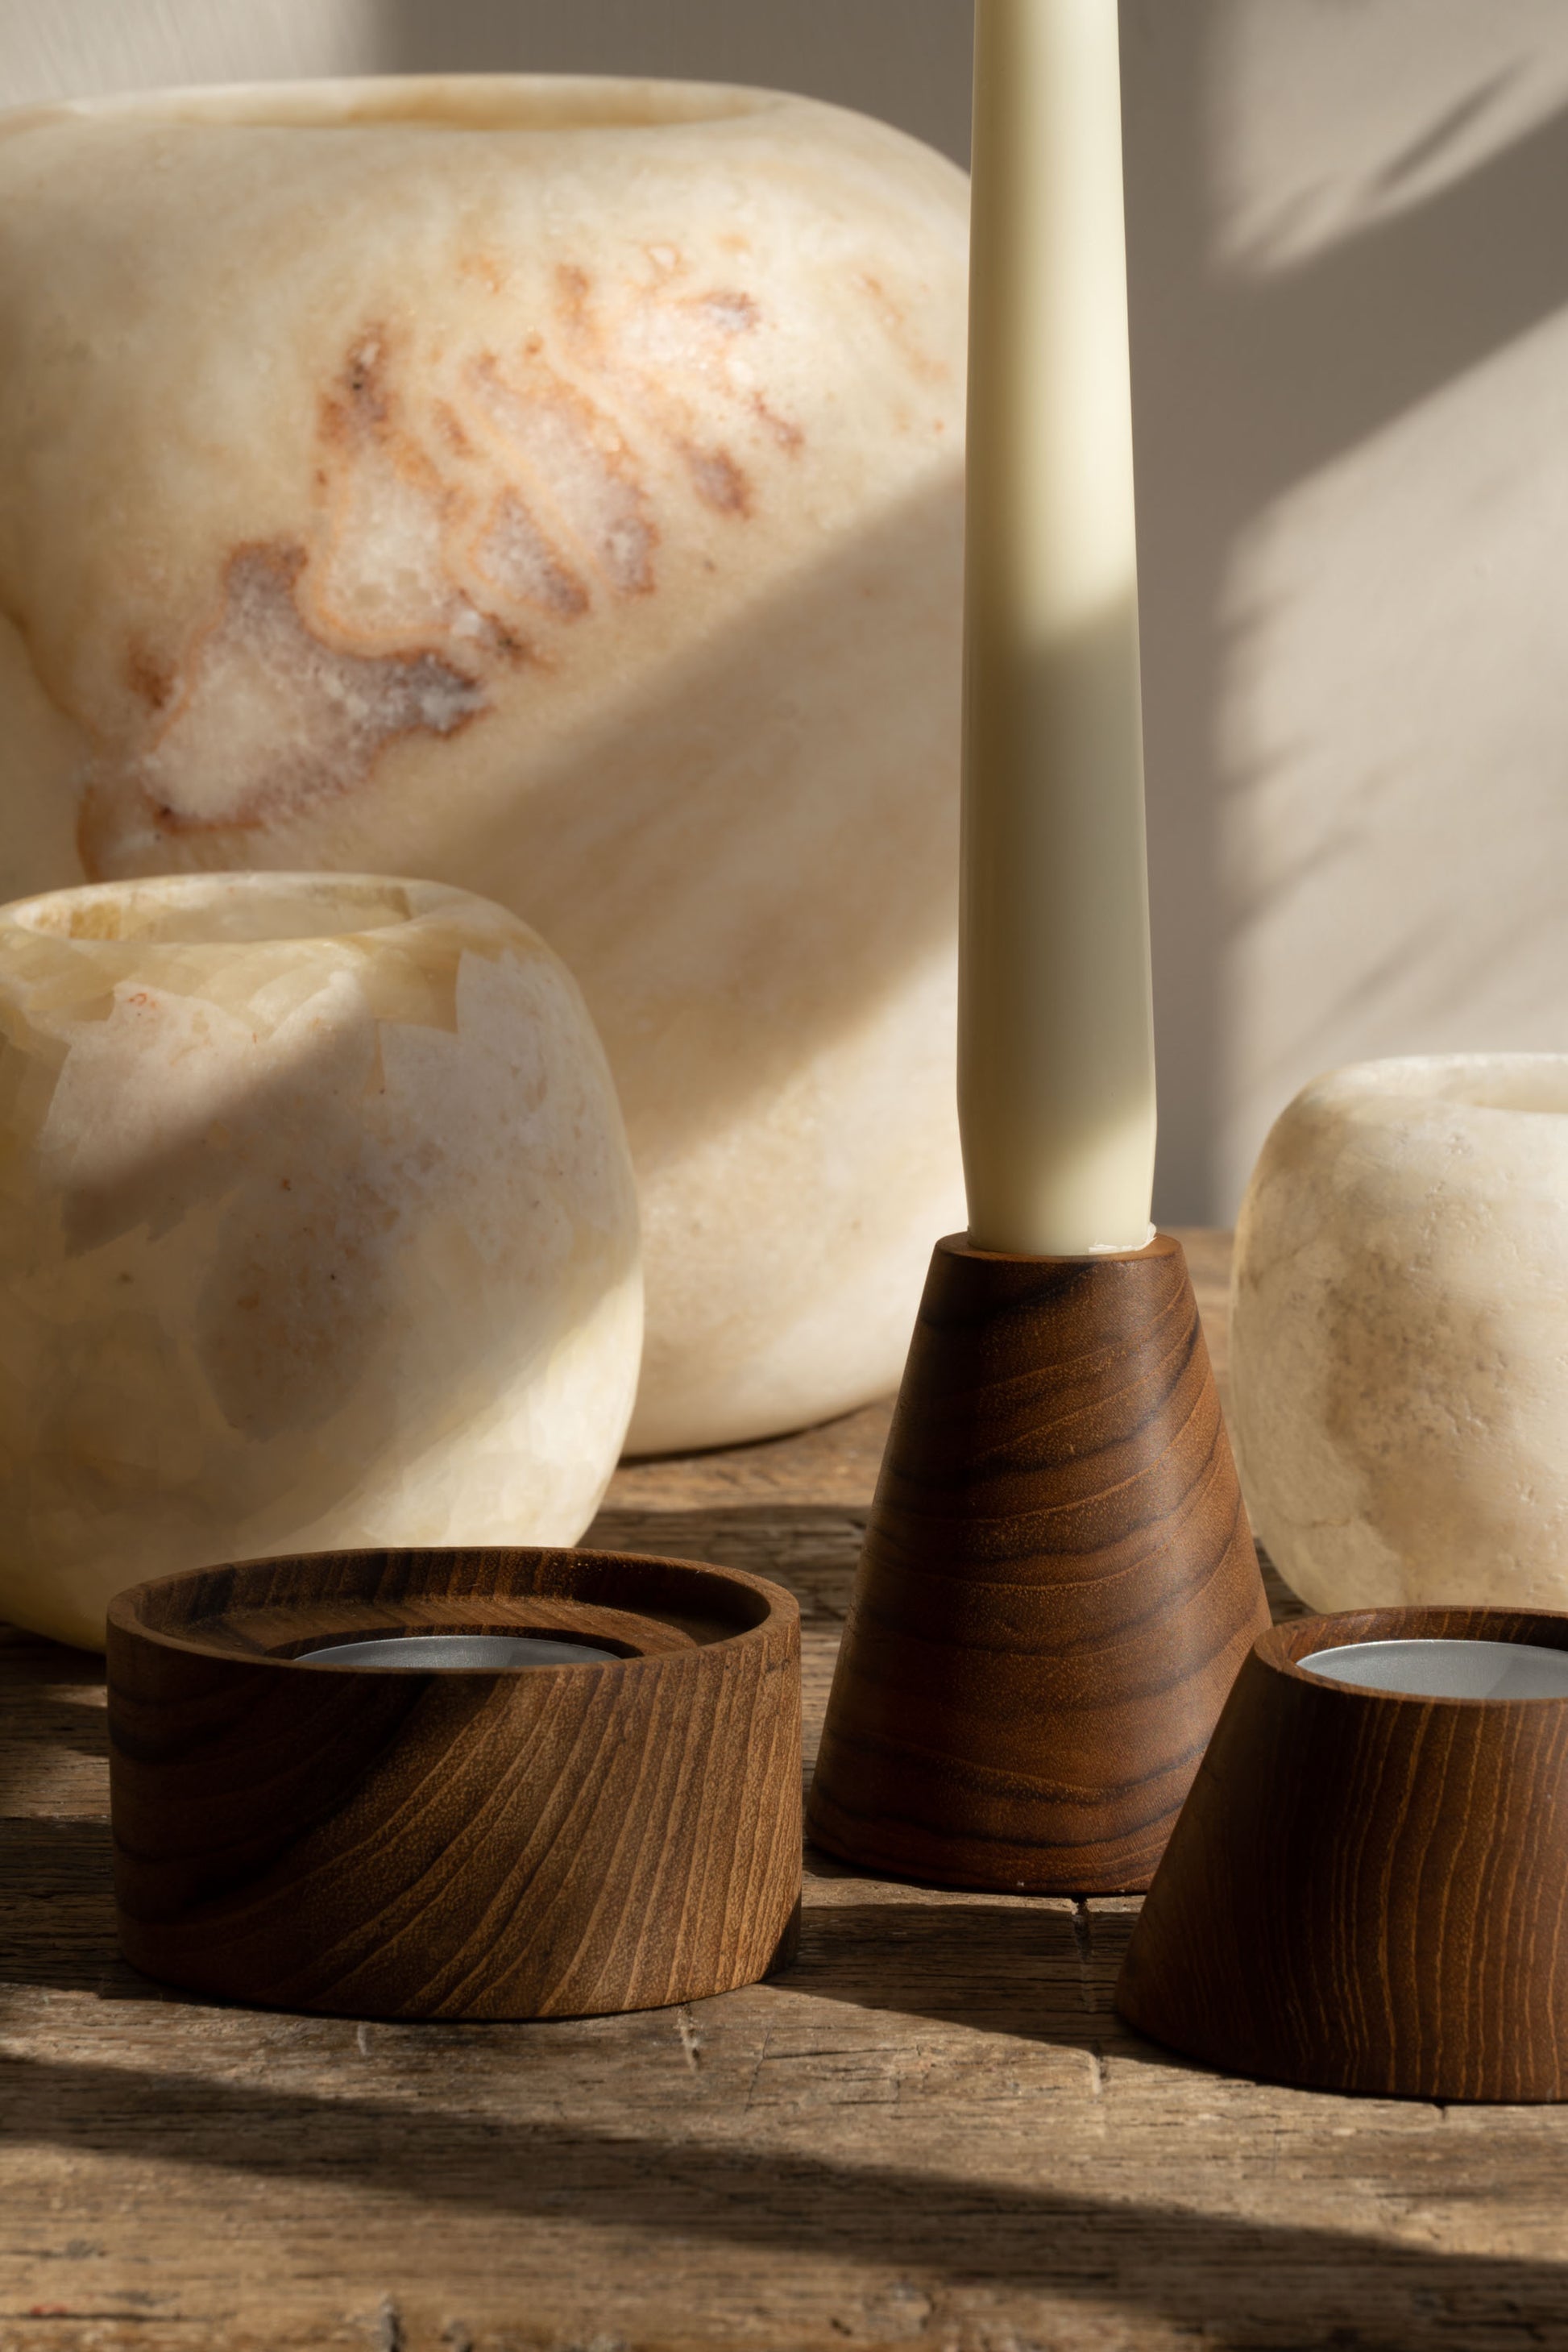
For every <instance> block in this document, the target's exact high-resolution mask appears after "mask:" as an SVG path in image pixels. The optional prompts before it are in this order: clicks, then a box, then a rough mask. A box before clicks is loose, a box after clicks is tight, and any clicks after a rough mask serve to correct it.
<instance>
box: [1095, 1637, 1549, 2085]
mask: <svg viewBox="0 0 1568 2352" xmlns="http://www.w3.org/2000/svg"><path fill="white" fill-rule="evenodd" d="M1565 1928H1568V1615H1562V1614H1558V1613H1551V1614H1547V1613H1544V1612H1526V1611H1514V1610H1502V1609H1476V1608H1447V1609H1445V1608H1415V1609H1367V1610H1355V1611H1351V1612H1345V1613H1344V1614H1342V1615H1339V1616H1332V1617H1308V1618H1299V1619H1296V1620H1294V1621H1293V1622H1289V1623H1286V1624H1283V1625H1276V1626H1275V1627H1273V1628H1272V1630H1271V1631H1270V1632H1268V1633H1265V1634H1264V1635H1263V1636H1262V1637H1261V1639H1259V1640H1258V1642H1257V1643H1254V1645H1253V1647H1252V1650H1251V1652H1250V1654H1249V1655H1248V1656H1247V1660H1246V1662H1245V1664H1243V1666H1242V1669H1241V1672H1240V1674H1239V1675H1238V1676H1237V1682H1236V1686H1235V1688H1234V1689H1233V1691H1232V1693H1231V1696H1230V1698H1229V1700H1228V1702H1227V1704H1226V1709H1225V1712H1224V1714H1223V1715H1222V1716H1221V1717H1220V1720H1219V1724H1218V1726H1217V1727H1216V1729H1215V1734H1214V1738H1213V1739H1212V1740H1211V1742H1210V1744H1209V1748H1208V1752H1207V1754H1206V1755H1205V1759H1204V1761H1203V1763H1202V1765H1201V1766H1200V1768H1199V1770H1198V1775H1197V1779H1196V1780H1195V1781H1194V1785H1193V1790H1192V1793H1191V1795H1190V1796H1189V1797H1188V1799H1187V1801H1186V1804H1185V1806H1184V1808H1183V1811H1182V1814H1181V1817H1180V1819H1179V1820H1178V1822H1177V1823H1176V1827H1175V1830H1174V1831H1173V1834H1172V1837H1171V1841H1170V1843H1169V1845H1168V1846H1167V1848H1166V1850H1165V1855H1164V1859H1163V1862H1162V1863H1161V1864H1160V1868H1159V1870H1158V1871H1157V1873H1156V1874H1155V1877H1154V1883H1153V1885H1152V1887H1151V1889H1150V1891H1149V1895H1148V1899H1147V1901H1146V1902H1145V1904H1144V1906H1143V1910H1142V1916H1140V1918H1139V1920H1138V1924H1137V1926H1136V1927H1135V1928H1134V1930H1133V1934H1132V1939H1131V1945H1130V1946H1129V1948H1128V1954H1127V1959H1126V1964H1125V1966H1124V1968H1123V1969H1122V1974H1121V1982H1120V1984H1119V1985H1118V1987H1117V1993H1116V2005H1117V2007H1118V2009H1119V2010H1120V2011H1121V2014H1122V2016H1123V2017H1124V2018H1126V2020H1127V2021H1128V2022H1129V2024H1131V2025H1132V2026H1134V2027H1136V2029H1137V2030H1138V2031H1139V2032H1142V2033H1146V2034H1148V2035H1149V2036H1150V2037H1151V2038H1152V2040H1154V2041H1156V2042H1164V2043H1166V2044H1168V2045H1169V2046H1170V2047H1171V2048H1172V2049H1174V2050H1179V2051H1182V2052H1184V2053H1185V2054H1186V2055H1187V2056H1189V2057H1194V2058H1198V2059H1202V2060H1204V2061H1206V2062H1207V2063H1209V2064H1211V2065H1215V2066H1218V2067H1223V2068H1224V2069H1226V2072H1229V2073H1235V2074H1252V2075H1257V2076H1259V2077H1261V2078H1263V2079H1264V2080H1266V2081H1270V2082H1282V2083H1291V2084H1300V2085H1301V2086H1303V2087H1306V2088H1312V2089H1318V2090H1335V2091H1353V2092H1358V2093H1361V2094H1363V2095H1366V2096H1369V2097H1388V2096H1404V2097H1409V2098H1421V2099H1447V2100H1486V2101H1510V2102H1511V2101H1544V2100H1562V2099H1564V2098H1568V1977H1565V1976H1564V1974H1563V1969H1562V1968H1561V1966H1560V1965H1559V1963H1558V1960H1557V1957H1556V1956H1557V1954H1558V1952H1559V1950H1560V1948H1561V1945H1562V1941H1563V1933H1564V1929H1565Z"/></svg>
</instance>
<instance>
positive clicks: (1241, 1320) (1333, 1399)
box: [1231, 1054, 1568, 1610]
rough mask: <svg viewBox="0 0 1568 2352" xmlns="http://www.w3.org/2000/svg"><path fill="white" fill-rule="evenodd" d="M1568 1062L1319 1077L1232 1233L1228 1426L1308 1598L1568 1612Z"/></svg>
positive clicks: (1424, 1066)
mask: <svg viewBox="0 0 1568 2352" xmlns="http://www.w3.org/2000/svg"><path fill="white" fill-rule="evenodd" d="M1565 1286H1568V1055H1563V1054H1443V1055H1411V1056H1409V1057H1407V1058H1405V1059H1400V1060H1392V1061H1382V1062H1363V1063H1360V1064H1357V1065H1355V1066H1352V1067H1351V1068H1349V1069H1343V1070H1333V1071H1331V1072H1330V1073H1328V1075H1327V1076H1323V1077H1321V1078H1317V1079H1315V1080H1314V1081H1313V1083H1312V1084H1311V1085H1310V1087H1306V1088H1305V1089H1304V1090H1303V1091H1302V1093H1300V1095H1298V1096H1297V1097H1296V1099H1295V1100H1294V1101H1293V1102H1292V1103H1290V1104H1289V1106H1288V1108H1286V1109H1285V1110H1284V1111H1283V1112H1281V1114H1280V1116H1279V1118H1278V1119H1277V1120H1276V1122H1275V1125H1274V1127H1273V1129H1272V1130H1271V1132H1270V1134H1269V1136H1268V1141H1267V1142H1266V1143H1265V1145H1264V1147H1263V1150H1262V1152H1261V1153H1260V1155H1259V1157H1258V1165H1257V1168H1256V1169H1255V1170H1254V1171H1253V1175H1252V1180H1251V1182H1250V1184H1249V1185H1248V1188H1247V1198H1246V1200H1245V1201H1244V1202H1243V1203H1242V1209H1241V1215H1240V1219H1239V1221H1238V1224H1237V1250H1236V1273H1235V1292H1234V1297H1233V1301H1232V1313H1231V1434H1232V1437H1233V1439H1234V1441H1235V1444H1236V1453H1237V1466H1238V1468H1239V1470H1240V1473H1241V1483H1242V1487H1243V1490H1244V1492H1245V1493H1246V1496H1247V1509H1248V1511H1249V1513H1250V1514H1251V1517H1252V1524H1253V1526H1254V1528H1256V1529H1257V1532H1258V1539H1259V1541H1260V1542H1261V1543H1263V1544H1265V1545H1267V1547H1268V1552H1269V1555H1270V1557H1271V1558H1272V1559H1273V1560H1274V1563H1275V1565H1276V1566H1277V1567H1278V1569H1279V1572H1280V1574H1281V1575H1282V1576H1283V1577H1284V1578H1285V1580H1286V1582H1287V1583H1288V1584H1289V1585H1290V1586H1291V1588H1292V1589H1293V1590H1294V1591H1297V1592H1299V1593H1300V1596H1301V1598H1302V1600H1303V1601H1306V1602H1307V1604H1308V1606H1309V1607H1310V1608H1312V1609H1317V1610H1338V1609H1368V1608H1393V1607H1397V1606H1400V1605H1402V1604H1408V1603H1415V1602H1422V1601H1436V1602H1446V1601H1476V1602H1486V1603H1488V1604H1489V1605H1491V1606H1494V1607H1502V1608H1510V1609H1560V1608H1563V1607H1564V1606H1568V1448H1565V1447H1564V1445H1563V1429H1564V1427H1565V1426H1568V1351H1565V1350H1564V1348H1563V1311H1562V1300H1563V1292H1564V1287H1565Z"/></svg>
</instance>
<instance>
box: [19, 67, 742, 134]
mask: <svg viewBox="0 0 1568 2352" xmlns="http://www.w3.org/2000/svg"><path fill="white" fill-rule="evenodd" d="M778 102H779V101H778V100H777V98H776V97H775V96H774V94H773V92H771V91H768V90H761V89H737V88H732V87H731V86H729V85H728V84H725V83H721V82H714V83H707V82H699V81H666V80H663V79H640V78H637V77H634V76H629V75H627V76H617V75H609V74H607V75H604V76H602V77H601V76H597V75H593V74H504V73H502V74H482V73H479V74H407V75H403V74H399V75H384V76H368V77H365V78H364V79H353V80H338V81H331V80H323V81H319V82H263V83H259V84H251V85H243V86H238V87H227V88H221V87H220V88H214V89H175V90H153V91H148V92H146V93H140V92H137V93H128V94H127V95H125V96H123V97H121V96H116V97H113V98H110V99H108V100H88V101H79V102H78V103H76V104H75V105H73V106H71V107H70V108H69V112H70V114H72V115H89V116H95V117H105V116H107V117H110V118H111V119H114V120H116V121H126V120H127V119H129V120H132V121H138V120H139V121H150V122H154V123H159V124H163V123H168V124H171V125H174V124H180V125H187V124H188V125H194V126H198V127H203V128H206V127H217V126H223V127H225V128H234V129H237V130H244V131H365V130H380V129H383V128H387V127H390V126H393V125H396V126H398V127H401V128H412V129H416V130H429V131H598V130H627V131H658V130H661V129H663V128H664V127H665V126H667V125H668V126H671V127H675V126H679V124H682V123H688V122H723V121H730V120H732V119H734V118H736V117H739V116H742V115H746V114H757V113H761V112H762V111H763V110H764V109H765V108H767V107H768V106H770V105H776V104H777V103H778ZM62 111H64V110H62Z"/></svg>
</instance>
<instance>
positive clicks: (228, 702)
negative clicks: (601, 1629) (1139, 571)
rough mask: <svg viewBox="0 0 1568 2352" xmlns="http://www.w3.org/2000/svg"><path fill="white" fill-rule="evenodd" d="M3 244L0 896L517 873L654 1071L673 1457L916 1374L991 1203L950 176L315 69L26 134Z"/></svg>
mask: <svg viewBox="0 0 1568 2352" xmlns="http://www.w3.org/2000/svg"><path fill="white" fill-rule="evenodd" d="M0 221H3V222H4V228H3V230H0V328H3V333H4V341H5V352H6V366H5V370H4V371H3V372H0V613H3V614H7V615H9V616H11V618H10V620H9V621H0V635H7V636H8V642H7V643H5V645H0V759H3V760H4V761H5V768H6V771H7V772H8V774H9V777H10V779H11V781H10V782H9V784H8V786H6V788H5V803H4V806H5V828H4V835H5V838H4V841H3V842H0V889H3V890H4V891H5V895H7V896H10V895H16V894H17V893H19V892H21V891H24V890H27V891H31V890H37V889H41V888H44V887H54V886H57V885H59V884H63V883H67V882H71V881H77V880H79V879H80V878H82V877H83V876H86V877H89V878H97V877H106V876H123V875H127V874H134V873H143V874H147V873H157V872H162V871H167V870H170V869H181V868H189V867H203V866H205V867H233V866H271V867H277V868H286V869H291V868H297V867H301V866H310V867H321V866H327V867H343V868H348V869H357V868H361V867H373V868H375V869H378V870H382V871H391V872H395V873H405V874H426V875H431V876H435V877H439V878H441V879H444V880H447V881H450V882H454V883H457V884H459V885H461V886H462V887H467V888H471V889H478V890H480V891H483V892H484V893H485V894H486V895H487V896H489V897H493V898H499V899H500V900H501V901H502V902H503V903H505V904H506V905H508V906H510V907H511V908H514V909H516V911H518V912H519V913H520V914H521V915H523V916H524V917H525V918H526V919H528V920H529V921H530V922H532V923H534V924H536V925H537V926H538V928H539V929H540V930H541V931H542V933H543V935H544V936H545V938H547V939H548V940H550V941H551V943H552V945H553V946H554V947H555V948H556V949H557V950H559V951H560V952H561V954H563V956H564V957H565V959H566V961H567V962H568V963H569V964H570V966H571V968H572V970H573V971H574V974H575V975H576V977H577V979H578V981H579V982H580V983H581V985H582V987H583V990H584V994H585V996H586V998H587V1001H588V1003H589V1006H590V1009H591V1011H592V1013H593V1014H594V1018H595V1022H596V1024H597V1025H598V1028H599V1031H600V1034H601V1036H602V1037H603V1039H604V1042H605V1049H606V1051H607V1053H608V1055H609V1057H610V1062H611V1066H612V1067H613V1068H614V1070H615V1073H616V1083H617V1086H618V1087H619V1090H620V1095H621V1101H622V1105H623V1108H624V1110H625V1114H626V1126H627V1132H628V1135H629V1138H630V1141H631V1147H632V1152H633V1158H634V1161H635V1164H636V1167H637V1177H638V1182H639V1186H640V1191H641V1196H642V1204H643V1230H644V1241H645V1249H646V1255H647V1278H648V1347H647V1359H646V1370H645V1378H644V1388H643V1393H642V1396H641V1400H640V1402H639V1406H638V1410H637V1420H636V1424H635V1427H634V1431H633V1437H634V1440H635V1442H636V1444H637V1445H638V1446H640V1447H643V1448H647V1449H655V1450H657V1449H659V1448H666V1447H673V1446H681V1445H697V1444H716V1443H719V1442H721V1441H723V1440H727V1439H735V1438H742V1437H748V1436H754V1435H757V1434H760V1433H764V1432H767V1431H770V1430H776V1429H781V1428H784V1427H787V1426H790V1425H794V1424H798V1423H803V1422H806V1421H809V1420H812V1419H814V1418H820V1417H822V1416H824V1415H826V1414H828V1413H831V1412H837V1411H839V1410H843V1409H846V1408H847V1407H849V1406H851V1405H854V1404H857V1403H858V1402H862V1401H863V1400H864V1399H866V1398H867V1397H868V1396H870V1395H873V1394H875V1393H876V1392H877V1391H879V1390H881V1389H885V1388H888V1387H890V1386H891V1385H892V1384H893V1382H894V1381H896V1379H897V1376H898V1371H899V1368H900V1362H901V1360H902V1356H903V1351H904V1348H905V1346H906V1344H907V1341H908V1338H909V1332H910V1324H911V1321H912V1319H913V1315H914V1308H915V1305H916V1302H917V1300H918V1298H919V1295H920V1288H921V1281H922V1279H923V1276H924V1269H925V1265H926V1260H927V1258H928V1257H929V1255H930V1251H931V1243H932V1241H933V1239H934V1238H935V1237H936V1235H937V1234H941V1233H943V1232H946V1231H950V1230H952V1228H953V1227H955V1226H962V1225H963V1222H964V1212H963V1191H962V1185H961V1181H960V1175H959V1164H958V1154H957V1141H956V1131H955V1118H954V1111H953V1099H952V1097H953V1071H952V1024H953V992H954V978H953V972H954V962H953V950H954V930H955V924H956V877H955V866H956V835H957V826H956V782H957V717H958V647H959V584H960V496H961V467H962V446H963V351H964V295H965V277H966V221H967V205H966V194H965V185H964V181H963V175H962V173H959V172H958V171H957V170H956V169H955V168H954V167H953V166H952V164H951V163H946V162H944V161H943V160H942V158H941V157H939V156H937V155H935V154H932V153H931V152H929V151H928V150H927V149H925V148H923V147H921V146H920V145H918V144H917V143H916V142H913V141H911V140H910V139H907V138H905V137H903V136H901V135H900V133H898V132H896V131H891V130H889V129H888V128H887V127H886V126H884V125H882V124H879V123H873V122H870V121H866V120H864V119H863V118H861V117H859V116H857V115H853V114H848V113H845V112H843V111H841V110H837V109H834V108H830V107H824V106H819V105H816V104H813V103H810V102H808V101H806V100H799V99H791V98H783V97H778V96H773V95H770V94H768V93H766V92H762V91H755V90H752V91H746V90H728V89H712V88H706V87H700V86H690V85H680V84H659V83H647V82H614V81H605V82H596V81H591V80H590V81H552V80H548V79H542V80H531V79H507V78H498V79H479V80H474V81H463V80H457V81H420V80H407V81H397V82H390V83H365V84H338V85H331V84H322V85H315V86H304V87H301V88H299V89H264V88H256V89H242V90H233V91H228V92H217V93H206V94H199V93H198V94H188V93H187V94H180V95H176V96H174V97H163V98H135V99H127V100H110V101H106V102H103V103H100V104H94V105H85V106H81V107H70V108H58V109H53V110H46V111H41V112H38V113H35V114H31V115H19V116H15V117H13V118H11V119H10V121H9V122H8V123H7V124H6V125H5V126H0ZM13 624H14V627H13ZM6 861H9V879H8V880H7V879H6V877H5V871H4V870H3V869H4V868H5V864H6Z"/></svg>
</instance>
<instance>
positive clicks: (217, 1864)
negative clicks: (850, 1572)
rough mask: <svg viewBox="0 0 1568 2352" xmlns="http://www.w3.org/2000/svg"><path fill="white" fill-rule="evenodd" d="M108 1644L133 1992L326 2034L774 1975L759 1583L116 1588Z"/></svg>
mask: <svg viewBox="0 0 1568 2352" xmlns="http://www.w3.org/2000/svg"><path fill="white" fill-rule="evenodd" d="M108 1646H109V1726H110V1788H111V1795H112V1806H113V1822H114V1846H115V1891H116V1898H117V1902H118V1907H119V1916H120V1937H121V1947H122V1948H123V1950H124V1952H125V1956H126V1958H128V1959H129V1960H131V1961H132V1964H133V1965H134V1966H135V1967H137V1968H139V1969H143V1970H145V1972H146V1973H147V1974H148V1975H149V1976H153V1977H157V1978H161V1979H163V1980H165V1981H166V1982H168V1983H171V1984H175V1985H179V1986H182V1987H184V1989H186V1990H190V1991H194V1992H199V1993H207V1994H217V1995H222V1996H226V1997H227V1998H230V1999H234V2000H246V2001H256V2002H260V2003H262V2004H264V2005H267V2006H268V2007H274V2008H279V2009H293V2010H306V2011H322V2012H326V2013H329V2014H333V2015H343V2016H352V2017H384V2018H437V2017H442V2018H535V2017H561V2016H596V2015H601V2014H604V2013H605V2012H607V2011H619V2010H631V2009H649V2008H657V2007H659V2006H661V2005H662V2004H664V2003H666V2002H670V2001H680V2000H696V1999H699V1998H700V1997H702V1996H704V1995H706V1994H709V1993H715V1992H723V1991H727V1990H731V1988H733V1987H734V1986H737V1985H743V1984H751V1983H753V1982H755V1980H756V1979H758V1978H760V1977H762V1976H763V1975H765V1974H766V1973H767V1971H768V1969H770V1968H771V1967H773V1966H775V1965H778V1964H781V1963H782V1962H783V1961H784V1959H785V1958H788V1957H789V1953H790V1951H791V1949H792V1948H793V1937H794V1933H795V1926H794V1923H795V1919H796V1917H797V1916H798V1905H799V1895H800V1879H801V1853H800V1641H799V1615H798V1612H797V1610H796V1607H795V1601H793V1599H792V1598H791V1597H790V1595H789V1594H788V1593H786V1592H784V1591H782V1590H781V1589H780V1588H779V1587H778V1586H776V1585H773V1584H770V1583H767V1582H765V1581H764V1580H763V1579H762V1578H760V1577H754V1576H747V1575H744V1574H742V1572H741V1571H739V1570H731V1569H721V1568H709V1567H699V1566H696V1565H693V1564H691V1563H689V1562H683V1561H679V1560H667V1559H634V1558H628V1557H626V1556H623V1555H618V1554H616V1553H610V1552H594V1551H546V1550H518V1551H509V1550H496V1549H489V1550H473V1551H460V1550H458V1551H444V1550H443V1551H437V1550H431V1551H383V1552H377V1551H363V1552H338V1553H327V1554H319V1555H316V1556H313V1557H305V1558H300V1559H276V1560H264V1561H253V1562H249V1563H247V1564H245V1565H242V1566H239V1567H231V1568H216V1569H211V1570H203V1571H201V1572H199V1573H197V1574H195V1575H187V1576H178V1577H171V1578H168V1579H166V1580H163V1581H161V1582H158V1583H154V1584H143V1585H140V1586H138V1587H136V1588H135V1589H134V1590H133V1591H129V1592H125V1593H122V1594H121V1595H120V1597H119V1598H118V1599H117V1600H116V1601H114V1602H113V1604H112V1605H111V1607H110V1613H109V1644H108ZM400 1653H402V1654H400ZM546 1661H550V1662H549V1663H547V1662H546Z"/></svg>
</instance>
